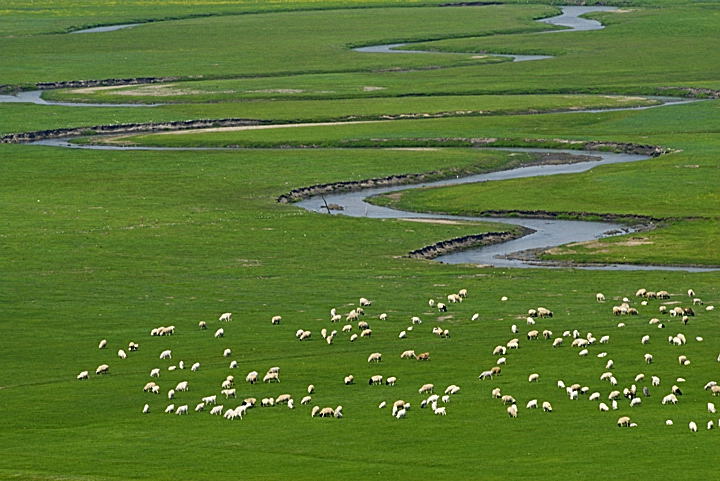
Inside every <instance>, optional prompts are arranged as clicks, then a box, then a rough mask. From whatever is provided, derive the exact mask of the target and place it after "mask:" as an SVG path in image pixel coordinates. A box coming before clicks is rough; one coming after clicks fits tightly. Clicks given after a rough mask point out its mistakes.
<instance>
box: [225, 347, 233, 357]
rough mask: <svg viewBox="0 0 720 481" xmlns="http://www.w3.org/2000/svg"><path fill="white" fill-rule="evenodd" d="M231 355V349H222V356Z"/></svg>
mask: <svg viewBox="0 0 720 481" xmlns="http://www.w3.org/2000/svg"><path fill="white" fill-rule="evenodd" d="M230 356H232V349H230V348H227V349H225V350H224V351H223V357H230Z"/></svg>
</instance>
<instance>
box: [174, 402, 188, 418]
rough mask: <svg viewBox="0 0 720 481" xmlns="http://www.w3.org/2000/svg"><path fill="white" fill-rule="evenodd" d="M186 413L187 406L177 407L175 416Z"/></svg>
mask: <svg viewBox="0 0 720 481" xmlns="http://www.w3.org/2000/svg"><path fill="white" fill-rule="evenodd" d="M187 413H188V405H187V404H183V405H182V406H179V407H178V408H177V409H175V414H178V415H183V414H187Z"/></svg>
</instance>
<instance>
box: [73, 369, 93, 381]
mask: <svg viewBox="0 0 720 481" xmlns="http://www.w3.org/2000/svg"><path fill="white" fill-rule="evenodd" d="M76 379H78V380H82V379H90V373H89V372H88V371H81V372H80V374H78V375H77V377H76Z"/></svg>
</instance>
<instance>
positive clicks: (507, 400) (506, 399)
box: [500, 394, 516, 404]
mask: <svg viewBox="0 0 720 481" xmlns="http://www.w3.org/2000/svg"><path fill="white" fill-rule="evenodd" d="M500 400H501V401H502V403H503V404H515V403H516V401H515V398H514V397H512V396H511V395H509V394H505V395H503V396H502V397H501V398H500Z"/></svg>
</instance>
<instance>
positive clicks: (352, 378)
mask: <svg viewBox="0 0 720 481" xmlns="http://www.w3.org/2000/svg"><path fill="white" fill-rule="evenodd" d="M343 382H344V383H345V385H347V386H349V385H350V384H352V383H354V382H355V376H353V375H352V374H349V375H347V376H345V379H344V380H343Z"/></svg>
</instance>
